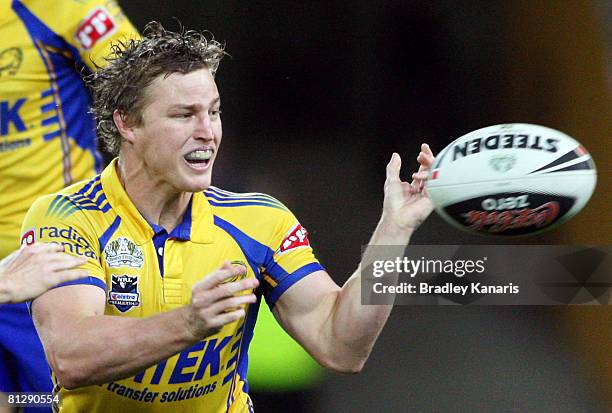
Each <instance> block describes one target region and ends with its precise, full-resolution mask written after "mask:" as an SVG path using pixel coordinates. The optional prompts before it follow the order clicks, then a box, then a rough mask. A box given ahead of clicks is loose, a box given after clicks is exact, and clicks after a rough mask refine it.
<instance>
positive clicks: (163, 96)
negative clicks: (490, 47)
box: [23, 23, 433, 412]
mask: <svg viewBox="0 0 612 413" xmlns="http://www.w3.org/2000/svg"><path fill="white" fill-rule="evenodd" d="M114 53H115V54H114V57H113V58H112V59H111V60H110V61H109V63H108V65H107V66H106V67H105V68H103V69H100V70H99V71H98V72H97V73H96V74H94V75H92V90H93V93H94V103H93V106H92V110H93V112H94V114H95V116H96V118H97V125H98V135H99V137H100V138H101V139H102V140H103V141H104V142H105V144H106V145H107V148H108V149H109V150H110V151H111V152H113V153H115V154H117V155H118V157H117V158H116V159H115V160H113V162H112V163H111V164H110V165H109V166H108V167H107V168H106V169H105V170H104V171H103V172H102V174H101V175H99V176H97V177H95V178H94V179H91V180H89V181H85V182H80V183H78V184H75V185H73V186H70V187H68V188H66V189H64V190H62V191H60V192H58V193H56V194H53V195H50V196H45V197H43V198H40V199H39V200H37V201H36V203H35V204H34V205H33V206H32V208H31V209H30V211H29V212H28V214H27V217H26V219H25V222H24V226H23V229H24V231H25V230H33V231H34V232H35V234H36V235H37V238H36V243H39V242H59V243H61V244H62V245H64V248H65V250H66V251H67V252H68V253H73V254H75V253H76V252H77V251H79V252H80V253H79V255H82V256H84V257H86V258H87V262H86V264H84V265H83V266H82V267H81V268H83V269H85V270H87V271H88V276H87V277H85V278H83V279H81V280H78V281H76V282H71V283H68V284H66V285H63V286H61V287H59V288H55V289H53V290H50V291H48V292H46V293H44V294H43V295H41V296H40V297H38V298H37V299H36V300H34V301H33V302H32V313H33V318H34V320H35V324H36V326H37V330H38V332H39V334H40V337H41V339H42V342H43V344H44V347H45V351H46V354H47V358H48V360H49V364H50V366H51V368H52V371H53V380H54V382H55V385H56V386H55V390H56V391H57V392H58V393H59V395H60V399H61V404H60V405H58V406H57V408H58V409H59V411H60V412H81V411H86V412H119V411H126V412H127V411H129V412H165V411H173V412H194V411H200V412H226V411H229V412H249V411H253V406H252V404H251V401H250V399H249V396H248V384H247V382H246V373H247V365H248V357H247V354H248V346H249V343H250V340H251V338H252V332H253V327H254V325H255V320H256V317H257V310H258V306H259V304H260V302H261V300H260V298H261V297H263V298H265V300H266V302H267V304H268V305H269V306H270V307H271V308H272V310H273V313H274V315H275V317H276V318H277V320H278V321H279V323H280V324H281V325H282V326H283V328H285V329H286V330H287V331H288V332H289V333H290V334H291V335H292V336H293V337H294V338H295V339H296V340H297V341H298V342H299V343H300V344H301V345H302V346H303V347H304V348H305V349H306V350H307V351H308V352H309V353H310V354H311V355H312V356H313V357H314V358H315V359H316V360H317V361H318V362H319V363H320V364H322V365H323V366H325V367H327V368H329V369H331V370H334V371H337V372H343V373H356V372H359V371H360V370H361V369H362V367H363V365H364V363H365V361H366V359H367V358H368V355H369V353H370V351H371V349H372V347H373V345H374V342H375V340H376V338H377V336H378V335H379V333H380V331H381V329H382V327H383V325H384V324H385V322H386V320H387V318H388V316H389V313H390V311H391V307H392V306H391V305H378V306H363V305H361V291H360V284H361V275H360V270H359V268H358V269H357V270H356V271H355V273H354V274H353V275H352V276H351V277H350V278H349V280H348V281H347V282H346V283H345V284H344V286H343V287H339V286H338V285H336V284H335V283H334V282H333V281H332V279H331V278H330V276H329V275H328V274H327V273H326V271H325V270H324V268H323V267H322V266H321V265H320V264H319V262H318V261H317V260H316V258H315V257H314V254H313V251H312V248H311V247H310V243H309V240H308V234H307V231H306V230H305V229H304V228H303V227H302V226H301V225H300V223H299V221H298V220H297V219H296V218H295V216H294V215H293V214H292V213H291V212H290V211H289V210H288V209H287V208H286V207H285V206H284V205H283V204H282V203H280V202H279V201H278V200H276V199H274V198H273V197H271V196H268V195H265V194H259V193H246V194H237V193H233V192H229V191H226V190H222V189H220V188H216V187H214V186H211V178H212V168H213V165H214V162H215V159H216V158H217V156H218V154H219V147H220V144H221V139H222V125H221V111H220V104H221V100H220V96H219V92H218V90H217V86H216V83H215V78H214V75H215V73H216V70H217V67H218V65H219V61H220V59H221V58H222V56H223V55H224V51H223V49H222V47H221V45H220V44H219V43H218V42H216V41H214V40H213V39H211V38H210V37H206V35H204V34H200V33H197V32H193V31H186V32H182V33H175V32H171V31H167V30H165V29H164V28H163V27H161V25H159V24H158V23H152V24H150V25H148V27H147V28H146V29H145V36H144V38H143V39H142V40H141V41H131V42H128V43H126V44H125V45H118V46H117V47H115V48H114ZM417 159H418V161H419V163H420V165H421V167H420V170H419V172H417V173H415V174H413V179H414V180H413V182H412V183H407V182H402V181H401V180H400V178H399V173H400V166H401V161H400V157H399V155H397V154H393V156H392V157H391V160H390V162H389V164H388V165H387V178H386V181H385V185H384V203H383V211H382V216H381V219H380V221H379V223H378V226H377V228H376V230H375V231H374V234H373V236H372V239H371V241H370V244H372V245H398V246H405V245H406V244H407V243H408V241H409V239H410V237H411V235H412V233H413V231H414V230H415V229H416V228H417V227H418V226H419V225H420V223H421V222H422V221H423V220H424V219H425V218H426V217H427V216H428V214H429V213H430V212H431V210H432V207H431V203H430V201H429V198H428V197H427V195H426V193H425V191H424V185H423V184H424V181H425V179H426V177H427V169H428V168H429V167H430V166H431V164H432V162H433V155H432V153H431V151H430V149H429V147H428V146H427V145H422V146H421V152H420V153H419V156H418V158H417ZM366 254H367V252H366Z"/></svg>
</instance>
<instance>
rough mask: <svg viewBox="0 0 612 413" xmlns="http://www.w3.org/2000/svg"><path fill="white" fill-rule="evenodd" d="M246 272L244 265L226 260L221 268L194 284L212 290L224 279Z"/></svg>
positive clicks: (196, 287) (195, 286) (199, 287)
mask: <svg viewBox="0 0 612 413" xmlns="http://www.w3.org/2000/svg"><path fill="white" fill-rule="evenodd" d="M245 272H246V268H244V267H243V266H242V265H232V264H230V263H229V262H227V261H226V262H224V263H223V265H222V266H221V268H219V269H218V270H217V271H215V272H213V273H212V274H210V275H209V276H207V277H205V278H204V279H203V280H202V281H200V282H198V283H197V284H196V285H194V289H198V290H199V289H205V290H210V289H211V288H213V287H215V286H217V285H218V284H221V283H223V281H225V280H228V279H230V278H233V277H236V276H239V275H241V274H244V273H245Z"/></svg>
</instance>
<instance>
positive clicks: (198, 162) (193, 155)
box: [184, 149, 214, 167]
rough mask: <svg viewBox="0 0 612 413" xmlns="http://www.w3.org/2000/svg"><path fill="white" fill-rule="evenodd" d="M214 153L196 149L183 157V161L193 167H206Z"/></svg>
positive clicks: (208, 150) (209, 150)
mask: <svg viewBox="0 0 612 413" xmlns="http://www.w3.org/2000/svg"><path fill="white" fill-rule="evenodd" d="M213 154H214V151H213V150H212V149H197V150H195V151H192V152H189V153H188V154H187V155H185V156H184V158H185V161H186V162H187V163H188V164H190V165H192V166H194V167H206V166H208V164H209V163H210V161H211V159H212V156H213Z"/></svg>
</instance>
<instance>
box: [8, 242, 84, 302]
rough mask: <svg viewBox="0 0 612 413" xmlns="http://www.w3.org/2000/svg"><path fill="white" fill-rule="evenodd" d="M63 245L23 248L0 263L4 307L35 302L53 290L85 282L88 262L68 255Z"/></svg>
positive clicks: (37, 245)
mask: <svg viewBox="0 0 612 413" xmlns="http://www.w3.org/2000/svg"><path fill="white" fill-rule="evenodd" d="M63 251H64V247H62V246H61V245H59V244H35V245H31V246H27V247H24V248H21V249H19V250H17V251H15V252H13V253H12V254H11V255H9V256H8V257H6V258H4V259H3V260H1V261H0V304H3V303H19V302H22V301H27V300H32V299H33V298H35V297H37V296H38V295H40V294H42V293H44V292H45V291H47V290H48V289H49V288H51V287H53V286H55V285H57V284H60V283H63V282H66V281H72V280H76V279H78V278H83V277H85V276H86V275H87V272H86V271H84V270H80V269H77V268H76V267H78V266H80V265H82V264H84V263H85V259H84V258H81V257H74V256H71V255H68V254H65V253H64V252H63Z"/></svg>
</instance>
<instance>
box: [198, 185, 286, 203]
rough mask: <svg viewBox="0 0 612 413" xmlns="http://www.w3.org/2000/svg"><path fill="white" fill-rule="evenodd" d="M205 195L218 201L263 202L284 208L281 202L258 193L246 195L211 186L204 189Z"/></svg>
mask: <svg viewBox="0 0 612 413" xmlns="http://www.w3.org/2000/svg"><path fill="white" fill-rule="evenodd" d="M204 193H205V195H207V196H210V197H211V198H214V199H216V200H218V201H224V200H227V201H231V200H237V201H239V200H244V201H247V200H249V201H258V200H261V201H264V202H271V203H274V204H278V205H279V206H282V207H283V208H285V206H284V205H283V204H282V202H280V201H279V200H278V199H276V198H274V197H273V196H270V195H267V194H263V193H260V192H247V193H242V194H239V193H235V192H229V191H225V190H223V189H219V188H217V187H214V186H211V187H208V188H207V189H206V191H205V192H204Z"/></svg>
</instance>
